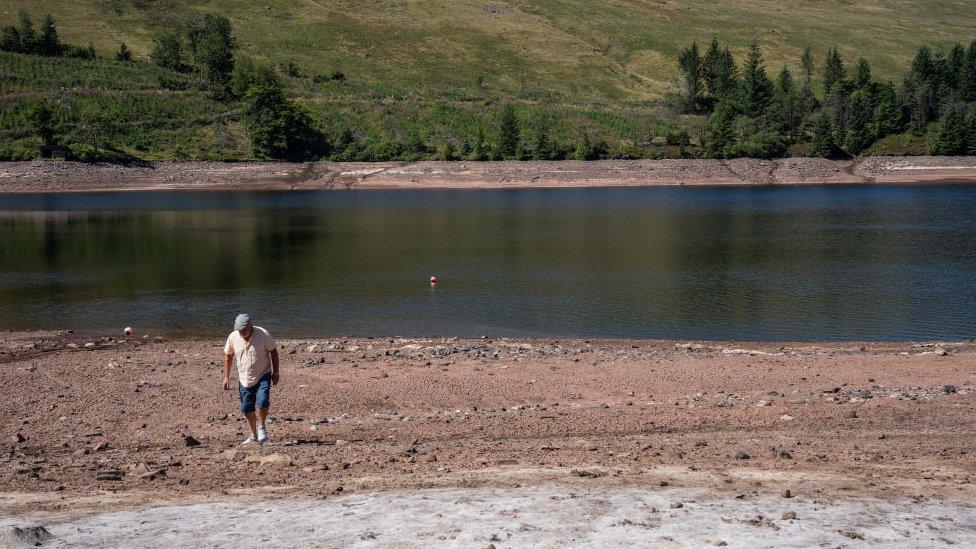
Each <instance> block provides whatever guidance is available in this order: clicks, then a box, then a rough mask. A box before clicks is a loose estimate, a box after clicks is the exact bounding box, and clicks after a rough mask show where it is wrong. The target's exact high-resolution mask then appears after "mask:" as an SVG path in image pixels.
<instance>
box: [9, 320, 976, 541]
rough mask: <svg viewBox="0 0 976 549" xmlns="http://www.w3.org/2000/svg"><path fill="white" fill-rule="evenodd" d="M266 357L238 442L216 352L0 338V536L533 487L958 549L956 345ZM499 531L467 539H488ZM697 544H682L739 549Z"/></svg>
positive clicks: (537, 346) (967, 437) (974, 452)
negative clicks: (901, 524)
mask: <svg viewBox="0 0 976 549" xmlns="http://www.w3.org/2000/svg"><path fill="white" fill-rule="evenodd" d="M279 343H280V347H281V352H282V357H283V372H282V380H283V381H282V384H281V385H280V386H279V387H278V388H276V389H275V390H274V396H273V401H272V402H273V404H272V406H273V410H272V418H271V420H270V431H271V434H272V437H273V441H272V443H270V444H267V445H264V446H259V447H249V448H242V447H241V446H239V442H240V440H241V439H242V438H243V429H244V425H243V422H242V420H241V418H240V417H239V414H238V413H237V411H236V406H237V397H236V394H235V393H234V391H226V392H225V391H223V390H221V389H220V378H221V372H220V369H221V366H220V352H221V350H220V345H221V342H220V341H217V340H196V339H177V340H169V339H166V338H163V337H152V336H151V335H149V334H147V335H145V336H142V335H139V336H137V337H134V338H131V339H120V338H117V337H109V336H98V335H97V334H96V335H92V334H79V333H71V332H59V331H51V332H26V333H3V334H0V364H2V365H3V368H0V383H2V384H3V386H4V387H6V388H7V390H6V393H5V398H4V399H3V400H2V401H0V411H2V412H3V413H4V414H5V415H6V417H8V418H14V420H12V421H7V422H4V424H2V425H0V456H2V462H3V463H2V464H0V530H3V525H5V524H6V525H12V524H15V525H24V524H28V523H30V524H34V523H38V524H41V525H46V526H49V527H50V529H51V531H52V532H54V534H53V535H55V537H58V536H61V538H60V539H62V541H63V542H64V543H65V544H69V545H70V544H71V543H72V542H74V543H77V542H79V541H84V540H85V539H86V538H85V537H84V536H83V535H82V534H81V533H79V532H98V533H99V535H100V536H101V535H104V536H103V537H100V538H97V539H100V540H102V541H101V543H109V544H113V543H121V541H120V540H123V541H124V540H127V542H128V543H137V544H141V543H147V542H149V541H151V531H150V530H147V531H145V532H144V535H145V536H147V537H144V538H139V539H136V538H125V536H126V535H128V534H127V533H126V532H125V531H121V530H120V531H108V530H104V529H103V530H99V528H100V527H99V526H98V524H108V522H105V521H102V519H97V517H99V516H102V514H104V513H117V512H130V511H128V510H132V509H144V510H145V511H139V513H149V515H145V516H144V517H143V518H144V519H145V520H146V521H147V522H146V523H147V524H148V523H153V521H156V520H164V518H160V517H165V516H170V515H167V513H173V512H174V511H173V510H172V509H171V508H170V507H166V506H167V505H170V506H171V505H174V504H176V505H183V504H187V503H197V504H201V505H204V507H202V508H201V513H204V514H201V515H200V517H201V519H200V520H201V523H200V529H201V532H202V531H205V530H208V529H209V528H210V527H209V526H206V525H207V524H209V523H207V522H206V521H205V520H204V518H203V517H204V516H211V515H207V514H206V513H214V514H213V517H214V520H219V519H218V518H217V517H219V516H220V514H221V511H220V509H223V508H224V507H222V506H226V505H230V506H232V507H233V506H239V505H245V508H246V504H245V503H244V502H250V503H253V502H254V501H255V498H257V499H258V500H261V501H270V500H281V504H280V505H282V506H285V508H287V507H288V506H292V505H294V506H297V507H298V508H300V509H305V511H302V512H309V513H312V512H313V511H314V506H313V507H309V505H310V504H309V503H308V502H309V501H321V500H322V499H325V500H328V501H333V500H335V502H336V503H335V505H340V507H341V505H344V503H342V502H347V501H351V500H347V499H342V498H347V497H353V498H354V499H355V498H356V497H358V498H360V499H363V498H365V499H366V500H369V501H378V500H383V501H388V503H385V504H384V505H389V506H391V507H390V509H393V508H394V507H396V506H397V505H398V504H397V503H396V502H397V501H400V498H401V497H404V498H420V499H422V500H423V499H425V498H427V497H428V496H429V497H433V498H434V499H435V500H436V499H437V497H440V496H436V494H434V493H433V492H430V490H455V491H457V492H452V493H456V494H457V495H456V496H452V497H455V498H460V499H461V500H463V501H468V500H469V499H470V498H476V499H477V498H489V499H490V498H495V497H499V498H509V497H511V496H512V494H516V493H520V492H519V490H522V491H524V490H529V492H530V493H531V494H535V495H531V494H530V495H526V496H525V497H530V496H531V497H532V498H537V499H538V500H539V501H550V500H549V498H548V496H545V495H544V494H553V497H557V496H558V497H562V496H565V495H566V494H569V493H579V494H589V495H586V496H585V497H588V498H594V501H596V500H600V499H601V498H606V497H612V498H623V499H622V501H630V502H634V501H645V499H646V498H652V499H653V498H658V499H660V498H665V499H664V501H670V502H671V503H670V504H669V505H678V504H682V502H683V505H684V506H687V509H690V510H692V511H693V510H694V509H699V511H697V514H698V515H699V516H700V517H703V518H702V520H705V519H708V520H714V522H715V524H716V526H715V528H716V529H717V530H715V531H721V532H726V534H723V535H732V534H728V529H727V528H726V529H725V530H723V528H725V526H722V525H723V524H725V522H723V521H724V520H725V519H724V518H723V517H724V516H725V515H724V514H723V513H739V514H741V513H743V512H747V510H748V509H756V510H760V509H764V511H761V512H763V513H769V512H770V511H769V509H779V510H777V511H776V515H775V516H772V517H769V516H767V517H766V518H764V519H758V520H756V521H753V522H749V521H750V520H752V519H743V521H741V524H744V525H746V526H748V527H749V528H755V529H756V532H757V533H763V535H770V536H772V535H774V532H775V531H776V529H779V528H783V529H784V531H787V530H786V529H788V528H800V527H803V528H811V529H813V530H811V532H810V535H814V538H811V539H818V540H820V539H823V540H826V541H831V540H833V541H832V543H836V542H837V541H838V540H840V539H842V538H845V537H846V538H850V539H858V538H857V536H862V537H863V536H868V538H871V536H876V537H877V539H881V540H883V539H887V538H885V537H884V536H885V535H887V534H885V532H884V531H882V530H883V527H882V526H883V525H884V524H887V523H886V521H887V520H889V519H890V520H895V518H892V517H894V515H895V514H897V513H898V512H900V510H904V509H906V508H912V509H916V507H912V506H913V505H917V506H923V505H931V506H933V507H931V510H929V511H924V512H923V511H922V510H921V509H922V507H917V509H918V513H923V514H924V513H936V514H937V513H943V512H951V513H954V514H956V516H959V517H963V518H965V520H963V518H959V519H957V520H958V522H957V523H955V525H954V526H952V528H950V527H948V526H947V527H946V528H947V531H946V532H945V533H944V534H942V535H943V536H947V537H946V539H949V540H955V541H957V542H964V541H965V540H976V530H973V531H970V529H972V528H973V527H972V525H971V524H970V523H973V524H976V514H974V511H973V510H972V501H973V500H974V498H976V487H974V486H976V485H974V481H976V445H974V443H973V440H974V437H973V434H974V433H973V429H972V428H971V426H972V425H974V424H976V421H974V420H976V406H973V404H974V402H976V385H974V381H976V343H973V342H932V343H916V344H908V343H904V344H897V343H890V344H870V343H868V344H860V343H852V344H747V343H733V342H725V343H723V342H680V341H620V340H607V341H598V340H529V339H525V340H522V339H493V338H484V339H473V340H464V339H460V340H459V339H454V338H448V339H416V338H410V339H404V338H329V339H302V340H282V341H280V342H279ZM621 490H622V491H623V492H621ZM634 490H637V491H638V492H639V493H638V492H633V491H634ZM356 494H360V495H359V496H356ZM383 494H400V496H394V495H389V496H386V495H383ZM424 494H427V495H424ZM689 494H691V495H689ZM784 494H785V495H784ZM566 497H568V496H566ZM241 498H243V499H241ZM337 498H338V499H337ZM635 498H636V499H635ZM641 498H645V499H641ZM913 498H914V499H913ZM285 500H287V501H285ZM451 501H453V500H451ZM499 501H501V502H502V503H504V502H505V501H508V500H507V499H502V500H499ZM533 501H535V500H533ZM552 501H555V500H552ZM646 501H650V500H646ZM654 501H657V499H655V500H654ZM778 501H781V502H782V505H780V504H777V503H775V502H778ZM865 501H867V502H874V503H864V502H865ZM905 501H907V502H909V503H902V502H905ZM912 501H914V503H911V502H912ZM675 502H677V503H675ZM696 502H697V503H696ZM705 502H711V503H708V504H707V505H706V503H705ZM818 502H819V503H818ZM895 502H898V504H897V505H895V504H894V503H895ZM449 503H450V501H446V502H445V503H444V505H448V504H449ZM502 503H498V505H502ZM211 504H212V505H216V507H206V505H211ZM634 504H636V503H634ZM329 505H332V504H329ZM594 505H595V504H594ZM825 505H826V506H827V507H830V506H831V505H839V506H845V505H846V506H853V507H850V509H853V510H852V511H850V512H856V513H860V512H862V511H864V512H870V513H874V512H875V511H877V510H878V509H881V508H884V509H887V510H886V511H884V513H882V514H878V515H876V516H877V523H876V524H877V525H878V526H877V527H874V526H872V527H870V528H868V527H867V526H865V525H864V524H861V525H860V526H858V524H851V525H848V526H845V527H844V529H843V530H844V531H845V532H848V533H849V534H850V536H855V537H853V538H851V537H850V536H849V535H847V534H843V535H841V534H838V530H837V528H834V527H833V525H834V523H836V522H837V521H838V520H840V519H838V518H837V517H836V516H834V515H831V514H829V513H828V512H827V511H824V513H825V514H818V513H819V511H816V510H817V509H821V508H826V507H824V506H825ZM865 505H867V506H868V507H864V506H865ZM905 505H908V506H909V507H905ZM448 506H449V507H450V505H448ZM696 506H697V507H696ZM946 506H948V507H946ZM157 507H158V509H159V511H158V513H160V514H159V515H152V512H151V510H152V509H156V508H157ZM235 508H236V507H235ZM707 508H710V509H712V511H707ZM840 508H841V507H837V508H836V509H840ZM950 508H951V509H952V510H950V511H947V510H946V509H950ZM681 509H682V506H676V507H670V510H666V516H665V515H660V516H658V517H657V518H655V517H654V516H648V517H644V518H643V519H640V520H638V518H634V517H630V516H629V515H628V516H625V517H617V518H616V519H614V520H617V521H618V522H619V521H621V520H625V519H626V520H630V521H637V522H642V523H643V522H647V523H648V524H650V523H654V524H658V523H659V522H660V520H665V519H667V520H671V519H673V520H674V521H677V522H674V524H675V525H678V524H681V523H686V522H687V520H689V516H688V515H687V514H686V513H687V512H689V511H687V510H685V511H682V510H681ZM723 509H724V511H721V512H719V511H720V510H723ZM798 510H799V513H800V515H801V516H800V519H799V520H805V521H814V522H805V523H799V525H798V523H797V522H796V520H798V519H796V517H795V516H792V515H790V514H789V513H791V512H792V513H794V514H795V513H796V512H797V511H798ZM482 511H485V510H482ZM557 511H558V510H557V509H553V512H557ZM132 512H135V511H132ZM241 512H245V511H241ZM285 512H286V513H287V511H285ZM296 512H297V511H296ZM315 512H318V511H315ZM391 512H392V511H391ZM402 512H408V510H402ZM472 512H476V511H472ZM485 512H487V511H485ZM748 512H752V511H748ZM756 512H760V511H756ZM708 513H717V514H716V515H714V516H712V515H709V514H708ZM878 513H880V511H878ZM779 514H782V515H783V517H785V518H781V517H779ZM846 514H849V513H848V512H844V513H840V515H846ZM140 516H142V515H140ZM86 517H91V518H86ZM667 517H670V518H669V519H668V518H667ZM708 517H711V518H708ZM831 517H833V518H831ZM883 517H888V518H883ZM919 517H921V518H918V520H917V521H916V522H915V523H913V524H915V525H916V526H917V525H920V524H928V522H926V521H930V520H931V521H935V522H934V523H933V524H939V523H938V520H937V516H932V517H928V516H927V515H925V516H924V517H922V515H919ZM116 518H117V517H116ZM510 518H511V517H508V518H505V517H504V516H502V517H499V519H498V520H499V521H501V522H499V523H497V524H496V523H491V524H486V525H485V526H484V528H486V529H489V530H490V529H491V528H502V529H504V528H507V526H504V525H505V524H508V521H509V519H510ZM923 519H924V520H923ZM106 520H107V519H106ZM112 520H113V521H114V522H113V523H117V522H118V521H117V520H115V519H112ZM140 520H142V519H140ZM208 520H209V519H208ZM310 520H311V519H310ZM364 520H367V519H365V518H364ZM370 520H372V519H370ZM404 520H406V519H404ZM581 520H582V519H581ZM608 520H609V519H608ZM667 520H665V523H667ZM897 520H902V519H897ZM906 520H907V519H906ZM912 520H915V519H912ZM77 521H81V522H77ZM85 521H88V522H85ZM91 521H95V524H94V525H93V523H92V522H91ZM99 521H102V522H99ZM648 521H650V522H648ZM815 521H820V522H815ZM919 521H921V522H919ZM499 524H500V525H501V526H499ZM614 524H617V523H614ZM661 524H664V523H661ZM668 524H670V523H668ZM736 524H740V522H736ZM964 524H965V525H966V526H965V528H963V525H964ZM71 525H75V526H71ZM361 526H362V528H363V529H364V531H365V530H368V529H369V527H370V525H369V524H365V523H364V524H363V525H361ZM609 526H610V525H608V526H607V527H608V528H609ZM18 527H20V526H18ZM187 527H189V526H187ZM675 527H677V526H675ZM743 527H745V526H743ZM174 528H175V527H174ZM336 528H339V526H336ZM342 528H345V527H342ZM350 528H351V527H350ZM431 528H434V531H437V532H439V533H438V534H437V535H441V533H442V532H441V531H439V530H437V528H435V527H433V526H432V527H431ZM539 528H540V530H539V531H540V532H541V531H544V528H545V527H544V525H540V526H539ZM662 528H663V526H662ZM737 528H738V527H737ZM879 528H880V529H879ZM960 528H962V529H963V530H960ZM824 529H826V530H824ZM394 530H395V528H393V526H391V530H389V531H387V530H384V531H383V532H378V531H377V532H374V533H376V535H381V534H382V535H388V536H392V535H394V534H395V532H394ZM489 530H485V531H486V532H488V531H489ZM610 530H613V529H612V528H611V529H610ZM613 531H616V530H613ZM655 531H656V530H655ZM662 531H663V530H662ZM736 531H738V530H736ZM905 531H906V532H912V533H911V535H910V536H909V537H908V538H905V542H906V543H909V542H911V541H912V540H914V542H917V543H927V541H926V540H927V539H928V538H924V537H919V536H922V535H923V534H924V533H925V532H930V530H929V529H927V528H921V527H919V528H915V527H914V526H911V525H908V526H906V527H905ZM607 532H609V530H608V531H607ZM607 532H604V534H606V533H607ZM8 533H9V532H8ZM610 533H612V532H610ZM713 533H714V532H713ZM346 534H347V535H349V536H353V535H355V536H359V535H362V533H361V532H354V533H349V532H347V533H346ZM401 534H402V532H401ZM828 534H829V535H828ZM2 535H3V532H0V538H2ZM133 535H134V534H133ZM479 535H480V534H479ZM494 535H495V534H489V533H486V534H484V536H485V539H482V540H481V541H484V542H485V544H487V543H489V542H490V539H488V536H494ZM510 535H511V536H514V537H512V538H511V539H513V540H514V539H523V540H525V543H530V542H531V539H533V538H531V537H522V538H519V537H518V536H522V535H525V532H521V533H519V532H517V531H514V530H513V531H512V533H510ZM553 535H555V534H553ZM594 535H595V534H594ZM600 535H603V534H600ZM608 535H609V534H608ZM635 535H636V534H635ZM662 535H663V534H662ZM707 535H709V536H711V537H707V538H706V537H701V536H706V533H703V532H699V533H697V534H695V536H699V537H694V538H693V539H692V538H689V539H687V540H685V541H688V542H689V543H692V544H695V543H699V544H700V543H704V542H705V541H707V540H708V539H719V538H722V539H723V540H725V541H728V542H729V543H730V544H731V545H733V546H734V545H735V543H734V540H732V539H728V538H727V537H725V538H723V537H722V536H714V535H712V534H707ZM740 535H741V534H740ZM757 535H758V534H757ZM112 536H116V537H112ZM118 536H122V537H118ZM187 536H190V537H187V538H185V539H192V532H191V531H189V530H188V531H187ZM431 536H434V534H431ZM816 536H821V537H816ZM823 536H826V537H823ZM837 536H840V538H838V537H837ZM664 537H668V536H664ZM300 539H301V538H298V539H293V540H291V541H299V540H300ZM316 539H320V540H325V541H322V542H323V543H326V544H328V539H331V538H328V539H326V538H316ZM344 539H347V538H344ZM387 539H392V538H387ZM397 539H399V538H397ZM450 539H451V538H443V539H441V538H437V537H436V536H435V537H431V538H430V539H427V541H428V542H435V543H448V542H449V541H450ZM458 539H460V538H458ZM479 539H480V538H479ZM503 539H505V538H503ZM601 539H602V538H601ZM650 539H658V538H650ZM661 539H662V540H663V538H661ZM933 539H935V538H933ZM113 540H114V541H113ZM350 540H353V538H348V539H347V541H350ZM445 540H447V541H445ZM281 541H282V542H288V541H289V540H281ZM400 541H402V542H404V543H422V540H413V542H411V541H410V540H406V539H400ZM569 541H571V540H569ZM664 541H666V540H664ZM740 541H741V539H740ZM91 543H94V544H97V542H95V541H92V542H91ZM150 544H151V543H150Z"/></svg>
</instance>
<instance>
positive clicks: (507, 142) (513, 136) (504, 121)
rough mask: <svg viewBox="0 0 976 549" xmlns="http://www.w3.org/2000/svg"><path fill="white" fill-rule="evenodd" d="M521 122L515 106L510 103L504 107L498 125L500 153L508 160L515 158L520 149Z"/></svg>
mask: <svg viewBox="0 0 976 549" xmlns="http://www.w3.org/2000/svg"><path fill="white" fill-rule="evenodd" d="M519 141H520V134H519V123H518V115H517V114H516V113H515V107H514V106H513V105H512V104H511V103H509V104H506V105H505V107H504V108H503V109H502V116H501V120H500V122H499V126H498V153H499V155H500V156H501V157H502V158H504V159H506V160H508V159H513V158H515V156H516V155H517V154H518V150H519Z"/></svg>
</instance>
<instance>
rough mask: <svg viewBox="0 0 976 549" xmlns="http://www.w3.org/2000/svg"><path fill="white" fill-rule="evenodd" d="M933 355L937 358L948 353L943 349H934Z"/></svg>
mask: <svg viewBox="0 0 976 549" xmlns="http://www.w3.org/2000/svg"><path fill="white" fill-rule="evenodd" d="M935 354H937V355H939V356H946V355H948V354H949V351H946V350H945V349H936V350H935Z"/></svg>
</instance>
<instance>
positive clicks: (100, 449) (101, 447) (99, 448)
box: [93, 442, 108, 452]
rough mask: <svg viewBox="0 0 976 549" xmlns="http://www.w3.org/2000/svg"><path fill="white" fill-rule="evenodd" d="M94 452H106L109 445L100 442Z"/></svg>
mask: <svg viewBox="0 0 976 549" xmlns="http://www.w3.org/2000/svg"><path fill="white" fill-rule="evenodd" d="M93 450H94V451H95V452H104V451H105V450H108V443H107V442H99V443H98V444H97V445H95V448H93Z"/></svg>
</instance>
